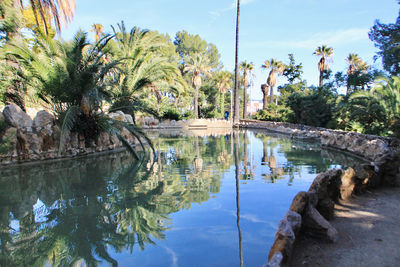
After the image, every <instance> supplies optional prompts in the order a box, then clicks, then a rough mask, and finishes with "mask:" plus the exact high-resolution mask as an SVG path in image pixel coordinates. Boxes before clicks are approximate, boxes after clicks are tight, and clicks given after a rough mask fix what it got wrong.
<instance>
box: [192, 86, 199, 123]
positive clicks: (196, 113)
mask: <svg viewBox="0 0 400 267" xmlns="http://www.w3.org/2000/svg"><path fill="white" fill-rule="evenodd" d="M193 106H194V116H195V118H196V119H198V118H199V87H198V86H195V90H194V103H193Z"/></svg>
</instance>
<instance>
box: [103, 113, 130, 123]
mask: <svg viewBox="0 0 400 267" xmlns="http://www.w3.org/2000/svg"><path fill="white" fill-rule="evenodd" d="M106 116H107V117H109V118H110V119H113V120H116V121H122V122H125V120H126V119H125V114H124V113H123V112H122V111H119V110H118V111H117V112H115V113H108V114H107V115H106Z"/></svg>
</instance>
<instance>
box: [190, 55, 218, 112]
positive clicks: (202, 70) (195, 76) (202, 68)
mask: <svg viewBox="0 0 400 267" xmlns="http://www.w3.org/2000/svg"><path fill="white" fill-rule="evenodd" d="M184 72H190V73H192V81H191V82H192V85H193V87H194V89H195V91H194V100H193V108H194V114H195V117H196V119H198V118H199V89H200V87H201V84H202V77H203V76H206V77H210V76H211V66H210V60H209V59H208V57H206V56H203V55H201V54H199V53H195V54H194V55H193V56H191V57H190V58H189V60H188V61H187V62H186V65H185V68H184Z"/></svg>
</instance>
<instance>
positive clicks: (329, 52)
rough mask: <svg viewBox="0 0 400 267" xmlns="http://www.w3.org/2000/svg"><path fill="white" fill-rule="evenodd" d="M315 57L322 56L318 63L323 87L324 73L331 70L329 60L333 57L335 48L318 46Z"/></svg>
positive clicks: (320, 83)
mask: <svg viewBox="0 0 400 267" xmlns="http://www.w3.org/2000/svg"><path fill="white" fill-rule="evenodd" d="M314 55H316V56H321V59H320V60H319V61H318V70H319V87H322V85H323V80H324V73H325V72H326V71H327V70H329V64H328V62H327V61H328V60H329V58H330V57H332V56H333V48H332V47H327V46H326V45H323V46H318V47H317V48H316V49H315V51H314Z"/></svg>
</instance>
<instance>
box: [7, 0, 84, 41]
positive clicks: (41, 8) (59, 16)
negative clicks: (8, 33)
mask: <svg viewBox="0 0 400 267" xmlns="http://www.w3.org/2000/svg"><path fill="white" fill-rule="evenodd" d="M14 2H15V3H16V2H20V3H22V1H21V0H14ZM29 3H30V6H31V8H32V10H33V13H34V15H35V20H36V24H37V25H38V26H40V21H39V20H41V22H42V23H43V25H44V28H45V33H46V34H48V33H49V28H50V25H51V24H52V22H53V23H54V26H55V28H56V32H57V33H60V32H61V25H62V24H64V25H66V24H67V23H69V22H71V21H72V18H73V17H74V12H75V7H76V5H75V0H29Z"/></svg>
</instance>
